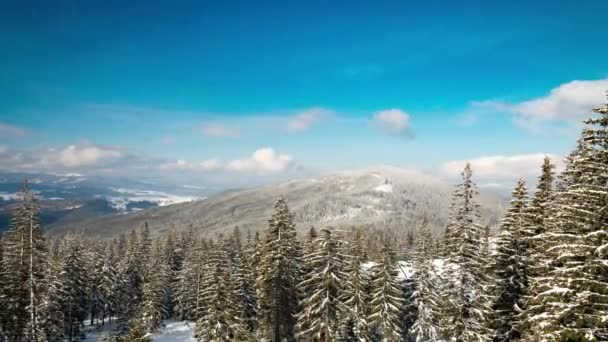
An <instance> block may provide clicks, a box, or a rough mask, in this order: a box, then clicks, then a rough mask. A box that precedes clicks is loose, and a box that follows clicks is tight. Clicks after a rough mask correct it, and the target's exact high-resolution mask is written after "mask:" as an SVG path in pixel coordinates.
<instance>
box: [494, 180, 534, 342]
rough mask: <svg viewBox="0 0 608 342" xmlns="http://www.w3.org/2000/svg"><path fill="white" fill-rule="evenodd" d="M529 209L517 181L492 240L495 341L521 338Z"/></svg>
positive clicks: (527, 201)
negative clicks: (494, 249)
mask: <svg viewBox="0 0 608 342" xmlns="http://www.w3.org/2000/svg"><path fill="white" fill-rule="evenodd" d="M529 206H530V200H529V198H528V193H527V189H526V184H525V182H524V181H523V180H521V179H520V180H519V181H518V182H517V185H516V186H515V189H514V190H513V192H512V200H511V204H510V206H509V208H508V209H507V212H506V213H505V216H504V218H503V220H502V223H501V225H500V232H499V233H498V236H497V239H496V252H495V255H494V264H493V269H494V271H495V273H496V279H497V283H496V286H495V287H494V291H495V292H496V298H495V300H494V302H493V309H494V315H493V317H492V318H493V321H492V323H491V327H492V329H493V330H494V341H497V342H503V341H512V340H516V339H519V337H520V336H521V327H520V319H519V313H520V311H521V310H522V309H523V308H524V307H525V300H524V296H525V293H526V291H527V288H528V273H527V271H528V270H527V267H526V253H527V251H526V240H525V233H526V232H527V231H528V230H529V229H530V228H529V227H530V225H531V224H532V220H531V219H532V215H531V212H530V210H529Z"/></svg>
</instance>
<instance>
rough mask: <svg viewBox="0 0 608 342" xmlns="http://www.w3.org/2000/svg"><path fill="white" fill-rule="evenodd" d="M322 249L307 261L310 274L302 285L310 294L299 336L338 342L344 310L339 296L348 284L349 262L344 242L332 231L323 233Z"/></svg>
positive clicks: (318, 242) (303, 307)
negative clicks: (340, 320)
mask: <svg viewBox="0 0 608 342" xmlns="http://www.w3.org/2000/svg"><path fill="white" fill-rule="evenodd" d="M314 243H315V244H316V245H317V246H318V247H317V248H315V249H314V250H313V251H312V252H311V253H310V254H307V255H306V256H305V257H304V261H303V263H304V264H306V265H307V267H308V269H309V273H308V274H307V275H306V278H305V279H303V280H302V282H301V283H300V285H299V286H300V287H302V288H304V289H306V290H305V292H306V293H308V294H309V296H308V297H306V298H304V299H303V301H302V303H301V311H300V313H299V314H298V316H297V317H298V326H297V328H298V336H299V337H300V338H304V339H310V338H311V339H312V340H314V341H320V342H322V341H334V340H335V339H336V332H337V331H338V318H339V317H340V316H343V314H342V311H343V310H344V307H343V305H342V303H341V301H340V300H339V295H340V293H341V292H342V291H343V288H344V286H345V284H346V282H347V279H348V275H347V274H346V269H347V258H348V256H347V255H346V254H345V251H344V249H343V246H344V242H343V241H340V239H339V237H338V236H337V234H336V233H335V232H334V233H332V231H331V230H330V229H322V230H321V237H319V238H317V239H316V240H315V241H314Z"/></svg>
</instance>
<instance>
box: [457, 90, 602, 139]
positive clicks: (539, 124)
mask: <svg viewBox="0 0 608 342" xmlns="http://www.w3.org/2000/svg"><path fill="white" fill-rule="evenodd" d="M606 91H608V79H600V80H574V81H570V82H567V83H564V84H561V85H559V86H557V87H555V88H553V89H551V90H550V91H549V93H548V94H546V95H544V96H541V97H537V98H532V99H529V100H525V101H521V102H509V101H503V100H498V99H492V100H485V101H472V102H471V103H470V104H469V108H468V109H467V110H466V111H465V114H463V116H462V117H463V119H465V120H466V119H467V118H468V119H471V118H473V119H475V118H477V117H479V116H481V115H486V114H491V113H507V114H509V115H511V116H512V118H513V122H514V123H515V124H516V125H518V126H519V127H522V128H524V129H526V130H528V131H531V132H540V131H542V129H543V128H544V125H547V124H555V123H565V124H568V125H578V124H579V123H580V121H581V120H582V119H584V118H586V117H587V116H588V115H589V113H590V112H591V109H593V108H594V107H597V106H598V105H600V104H601V103H602V102H603V101H604V100H605V98H606Z"/></svg>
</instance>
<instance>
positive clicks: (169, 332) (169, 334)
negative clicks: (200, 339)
mask: <svg viewBox="0 0 608 342" xmlns="http://www.w3.org/2000/svg"><path fill="white" fill-rule="evenodd" d="M165 324H166V327H165V328H164V329H163V331H162V333H160V334H154V335H152V340H153V341H159V342H168V341H173V342H190V341H195V339H194V324H193V323H188V322H185V321H174V320H168V321H165ZM113 329H114V324H106V326H105V327H104V328H103V329H102V330H101V331H95V330H89V331H87V338H86V339H85V340H84V341H87V342H95V341H97V339H98V338H99V336H100V335H102V334H103V333H104V332H108V331H112V330H113Z"/></svg>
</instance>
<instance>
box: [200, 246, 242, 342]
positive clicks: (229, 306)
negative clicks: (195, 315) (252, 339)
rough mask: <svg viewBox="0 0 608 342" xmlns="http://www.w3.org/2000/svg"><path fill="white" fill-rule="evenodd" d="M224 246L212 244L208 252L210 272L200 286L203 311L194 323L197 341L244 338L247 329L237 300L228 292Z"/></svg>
mask: <svg viewBox="0 0 608 342" xmlns="http://www.w3.org/2000/svg"><path fill="white" fill-rule="evenodd" d="M227 249H228V248H222V247H221V246H215V248H214V249H212V251H211V254H210V260H209V264H210V272H207V273H206V274H205V275H204V277H203V279H202V285H203V286H202V287H201V288H200V291H201V297H202V301H203V303H204V307H205V309H204V313H203V315H202V316H201V317H200V318H199V319H198V321H197V323H196V337H197V340H198V341H235V340H236V341H244V340H247V332H246V329H245V328H244V325H243V320H242V318H241V317H239V314H240V303H238V302H237V300H236V299H237V297H236V296H234V293H233V292H232V290H233V287H232V286H231V284H232V282H231V280H232V279H231V277H230V268H229V255H228V254H227V253H225V252H226V250H227Z"/></svg>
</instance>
